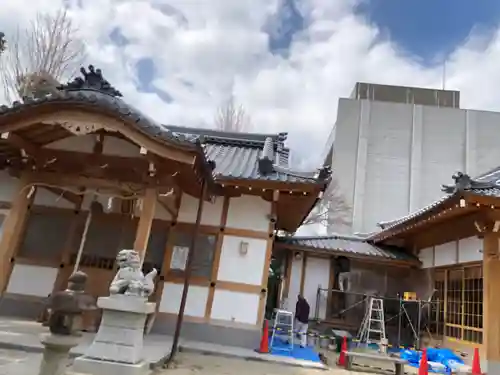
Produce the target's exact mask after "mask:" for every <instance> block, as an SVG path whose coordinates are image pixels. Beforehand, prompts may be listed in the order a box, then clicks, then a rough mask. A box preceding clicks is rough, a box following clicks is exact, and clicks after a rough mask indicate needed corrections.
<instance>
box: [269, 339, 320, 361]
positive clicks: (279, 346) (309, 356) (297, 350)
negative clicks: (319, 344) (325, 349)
mask: <svg viewBox="0 0 500 375" xmlns="http://www.w3.org/2000/svg"><path fill="white" fill-rule="evenodd" d="M269 345H271V342H269ZM288 348H290V345H288V344H287V343H286V342H285V341H284V340H282V339H281V338H279V337H275V338H274V342H273V347H272V348H271V347H270V348H269V349H271V354H274V355H279V356H284V357H290V358H295V359H303V360H306V361H312V362H316V363H321V359H320V358H319V354H318V353H317V352H316V351H315V350H314V348H313V347H310V346H308V347H305V348H301V347H300V346H299V345H294V346H293V351H292V352H290V351H289V350H287V349H288Z"/></svg>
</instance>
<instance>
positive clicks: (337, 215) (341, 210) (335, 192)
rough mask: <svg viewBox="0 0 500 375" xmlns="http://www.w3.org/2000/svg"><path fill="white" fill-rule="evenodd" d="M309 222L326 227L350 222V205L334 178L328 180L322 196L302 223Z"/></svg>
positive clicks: (308, 223)
mask: <svg viewBox="0 0 500 375" xmlns="http://www.w3.org/2000/svg"><path fill="white" fill-rule="evenodd" d="M311 224H321V225H323V226H325V227H327V228H331V227H337V226H346V225H350V224H351V206H350V205H349V204H348V203H347V201H346V200H345V198H344V195H343V194H342V192H341V191H340V187H339V185H338V182H337V181H336V180H332V181H331V182H330V185H329V186H328V188H327V189H326V191H325V193H324V194H323V198H322V199H321V200H320V201H319V202H318V204H317V205H316V206H315V207H314V208H313V210H312V211H311V213H310V214H309V216H308V217H307V219H306V220H304V223H303V224H302V225H311Z"/></svg>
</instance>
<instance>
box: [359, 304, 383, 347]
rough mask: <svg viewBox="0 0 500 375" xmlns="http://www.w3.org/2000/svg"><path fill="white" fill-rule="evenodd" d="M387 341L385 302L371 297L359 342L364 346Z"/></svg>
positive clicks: (360, 331)
mask: <svg viewBox="0 0 500 375" xmlns="http://www.w3.org/2000/svg"><path fill="white" fill-rule="evenodd" d="M386 340H387V338H386V336H385V319H384V301H383V300H382V299H381V298H374V297H370V300H369V302H368V306H367V309H366V313H365V317H364V318H363V322H362V323H361V328H360V330H359V333H358V341H359V342H360V343H364V344H371V343H377V344H380V343H382V342H385V341H386Z"/></svg>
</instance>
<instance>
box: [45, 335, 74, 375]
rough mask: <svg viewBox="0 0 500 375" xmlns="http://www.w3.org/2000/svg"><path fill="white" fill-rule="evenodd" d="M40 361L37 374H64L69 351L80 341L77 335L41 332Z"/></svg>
mask: <svg viewBox="0 0 500 375" xmlns="http://www.w3.org/2000/svg"><path fill="white" fill-rule="evenodd" d="M41 342H42V344H43V346H44V350H43V358H42V363H41V364H40V371H39V372H38V375H64V374H65V373H66V368H67V366H68V360H69V351H70V350H71V349H72V348H74V347H75V346H77V345H78V344H79V343H80V337H78V336H64V335H56V334H53V333H48V334H43V335H42V336H41Z"/></svg>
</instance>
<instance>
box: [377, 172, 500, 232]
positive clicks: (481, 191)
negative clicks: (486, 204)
mask: <svg viewBox="0 0 500 375" xmlns="http://www.w3.org/2000/svg"><path fill="white" fill-rule="evenodd" d="M453 179H454V180H455V184H454V185H451V186H445V185H443V189H442V190H443V191H445V192H447V193H448V194H447V195H445V196H443V197H442V198H440V199H438V200H437V201H435V202H433V203H431V204H429V205H427V206H425V207H423V208H421V209H420V210H417V211H415V212H413V213H411V214H409V215H406V216H403V217H400V218H398V219H394V220H390V221H382V222H379V223H378V225H379V226H380V227H381V228H382V230H383V231H386V230H389V229H391V228H393V227H396V226H398V225H400V224H404V223H406V222H408V221H410V220H412V219H415V218H418V217H419V216H420V215H423V214H425V213H427V212H429V211H431V210H432V209H433V208H435V207H438V206H441V205H443V204H445V203H446V202H448V201H449V200H451V199H453V198H455V197H457V196H461V195H463V194H464V193H468V194H475V195H482V196H489V197H498V198H500V168H497V170H496V172H495V170H494V171H492V172H489V173H487V174H484V175H482V176H480V177H478V178H476V179H471V178H470V177H469V176H468V175H466V174H462V173H457V174H456V175H455V176H453ZM379 233H380V232H378V233H375V234H374V235H373V236H377V235H378V234H379ZM371 237H372V236H371Z"/></svg>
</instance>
